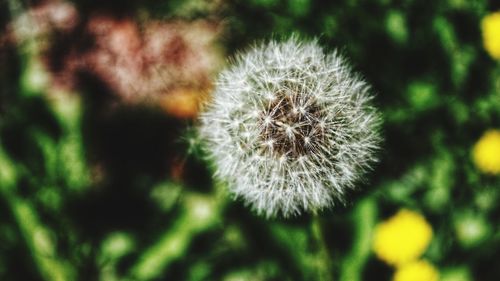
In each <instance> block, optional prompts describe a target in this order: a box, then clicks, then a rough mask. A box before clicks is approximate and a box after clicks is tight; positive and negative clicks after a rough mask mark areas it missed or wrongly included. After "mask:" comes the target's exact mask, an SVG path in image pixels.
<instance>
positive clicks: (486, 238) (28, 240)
mask: <svg viewBox="0 0 500 281" xmlns="http://www.w3.org/2000/svg"><path fill="white" fill-rule="evenodd" d="M497 11H500V2H499V1H494V0H489V1H488V0H470V1H468V0H439V1H419V0H348V1H314V0H234V1H230V0H213V1H208V0H185V1H183V0H170V1H169V0H160V1H158V0H156V1H153V0H149V1H139V0H137V1H134V0H128V1H118V0H116V1H115V0H101V1H93V0H88V1H83V0H82V1H76V0H75V1H63V0H40V1H34V0H33V1H30V0H1V1H0V85H1V86H0V280H16V281H17V280H20V281H21V280H22V281H25V280H45V281H63V280H102V281H113V280H193V281H194V280H227V281H235V280H238V281H245V280H252V281H253V280H256V281H257V280H343V281H356V280H396V281H411V280H413V281H435V280H445V281H469V280H470V281H472V280H478V281H488V280H491V281H494V280H499V278H500V267H499V266H498V265H499V264H500V204H499V203H498V202H499V200H500V194H499V193H500V131H499V129H500V63H499V62H500V14H499V13H498V12H497ZM291 34H299V35H301V36H302V37H303V38H314V37H317V38H318V39H319V42H320V44H321V45H322V46H323V47H324V48H325V49H326V50H330V51H331V50H334V49H339V50H341V51H342V53H344V54H345V56H346V57H348V58H349V60H350V62H351V63H352V65H353V67H354V69H355V70H356V71H359V72H360V73H362V74H363V76H364V78H365V79H366V80H367V81H368V82H369V83H370V84H371V85H372V86H373V90H374V92H375V93H376V98H375V104H376V105H377V106H378V107H379V108H380V111H381V112H382V114H383V118H384V125H383V132H382V135H383V137H384V139H385V141H384V144H383V149H382V152H381V153H380V161H379V163H378V164H377V165H376V166H375V168H374V170H373V171H372V172H370V173H369V174H368V175H366V180H365V181H363V182H362V183H360V184H359V188H358V190H357V191H355V192H351V193H350V194H349V195H348V198H347V202H348V203H347V204H345V205H343V204H339V205H337V206H336V207H335V208H333V209H331V210H326V211H323V212H321V213H320V216H319V223H315V221H314V220H313V219H312V217H311V216H310V215H307V214H304V215H302V216H299V217H297V218H293V219H288V220H284V219H279V218H277V219H270V220H268V219H265V218H262V217H258V216H256V215H255V214H254V213H252V212H251V211H250V210H249V209H248V208H246V207H245V206H244V205H243V203H242V202H240V201H233V200H232V199H231V198H230V196H228V195H227V194H226V191H225V190H226V189H225V186H224V185H223V184H221V183H217V182H214V180H213V179H212V171H211V168H210V167H211V166H210V163H207V162H206V161H205V160H203V159H204V158H203V153H202V150H200V144H199V143H198V141H197V140H196V137H195V136H194V129H195V128H196V125H197V121H196V119H197V114H198V112H199V110H200V104H202V103H203V102H204V101H207V100H209V99H210V94H211V91H212V89H213V84H214V79H215V78H216V76H217V73H218V72H219V71H220V70H221V69H222V68H223V67H224V66H225V65H226V64H227V63H228V58H230V57H231V56H232V55H233V54H235V52H237V51H239V50H245V49H247V48H249V47H250V46H251V45H252V44H253V43H255V42H259V40H266V39H269V38H281V37H286V36H289V35H291ZM318 233H319V234H318ZM325 272H327V274H324V273H325Z"/></svg>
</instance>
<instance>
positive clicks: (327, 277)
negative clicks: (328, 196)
mask: <svg viewBox="0 0 500 281" xmlns="http://www.w3.org/2000/svg"><path fill="white" fill-rule="evenodd" d="M311 229H312V234H313V237H314V240H315V242H316V247H317V249H318V252H317V262H316V264H317V267H318V280H321V281H332V280H333V272H332V260H331V258H330V254H329V253H328V247H327V245H326V241H325V237H324V235H323V230H322V227H321V220H320V217H319V215H318V213H317V212H316V211H315V212H314V213H313V219H312V224H311Z"/></svg>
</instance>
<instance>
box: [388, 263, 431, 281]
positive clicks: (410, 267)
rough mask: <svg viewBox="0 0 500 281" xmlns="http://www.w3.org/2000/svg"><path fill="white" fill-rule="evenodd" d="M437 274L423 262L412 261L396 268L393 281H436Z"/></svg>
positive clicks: (429, 265) (428, 264)
mask: <svg viewBox="0 0 500 281" xmlns="http://www.w3.org/2000/svg"><path fill="white" fill-rule="evenodd" d="M438 280H439V272H438V271H437V269H436V268H435V267H434V266H433V265H432V264H430V263H429V262H427V261H425V260H419V261H414V262H411V263H408V264H405V265H403V266H401V267H398V268H397V270H396V272H395V273H394V278H393V281H438Z"/></svg>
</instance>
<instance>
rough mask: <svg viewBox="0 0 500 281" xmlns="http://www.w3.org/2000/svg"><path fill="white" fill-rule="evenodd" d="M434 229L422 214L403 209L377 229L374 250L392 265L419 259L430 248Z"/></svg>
mask: <svg viewBox="0 0 500 281" xmlns="http://www.w3.org/2000/svg"><path fill="white" fill-rule="evenodd" d="M431 238H432V228H431V226H430V225H429V223H427V221H426V220H425V218H424V217H422V216H421V215H420V214H418V213H416V212H413V211H410V210H406V209H402V210H400V211H399V212H398V213H397V214H396V215H394V216H393V217H391V218H389V219H388V220H387V221H385V222H382V223H380V224H379V225H377V227H376V228H375V233H374V240H373V250H374V251H375V254H376V255H377V256H378V257H379V258H380V259H381V260H384V261H385V262H387V263H388V264H390V265H395V266H398V265H402V264H405V263H408V262H411V261H413V260H415V259H418V258H419V257H420V256H421V255H422V254H423V253H424V251H425V250H426V249H427V247H428V246H429V243H430V241H431Z"/></svg>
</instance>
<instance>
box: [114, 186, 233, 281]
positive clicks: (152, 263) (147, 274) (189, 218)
mask: <svg viewBox="0 0 500 281" xmlns="http://www.w3.org/2000/svg"><path fill="white" fill-rule="evenodd" d="M221 192H224V191H223V188H222V186H221V185H220V184H216V186H215V195H214V196H205V195H199V194H195V193H186V194H185V195H184V200H182V203H183V212H182V215H181V217H180V218H179V219H177V220H176V223H175V224H174V225H173V226H171V227H169V229H168V230H167V231H166V232H165V233H164V234H163V235H162V236H161V238H160V239H159V240H157V241H156V242H155V243H153V244H152V245H151V246H150V247H149V248H148V249H146V251H145V252H144V253H143V254H142V255H141V256H140V257H139V259H138V261H137V263H136V264H135V265H134V266H132V267H131V269H130V271H129V274H128V277H127V278H125V279H124V280H151V279H154V278H157V277H158V276H159V275H161V273H162V272H164V271H165V270H166V269H167V268H168V266H169V265H170V264H171V263H172V262H174V261H175V260H176V259H178V258H180V257H182V256H184V255H185V254H186V251H187V250H188V248H189V245H190V243H191V241H192V240H193V238H194V237H195V236H196V235H198V234H199V233H201V232H203V231H205V230H207V229H208V228H210V227H212V226H214V225H215V224H216V223H217V221H218V219H217V218H218V217H219V214H220V212H221V210H222V209H223V208H224V204H225V199H224V197H222V196H221Z"/></svg>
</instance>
